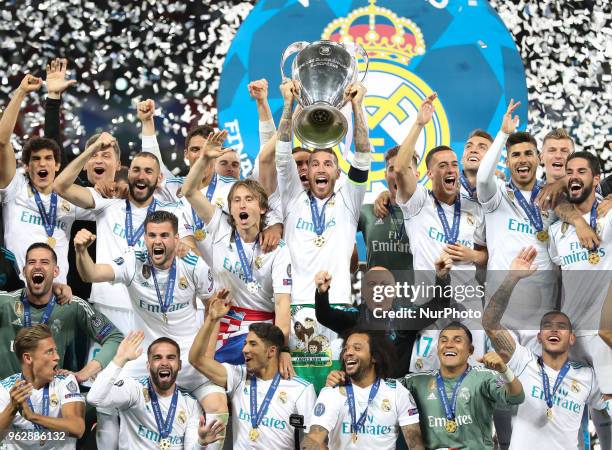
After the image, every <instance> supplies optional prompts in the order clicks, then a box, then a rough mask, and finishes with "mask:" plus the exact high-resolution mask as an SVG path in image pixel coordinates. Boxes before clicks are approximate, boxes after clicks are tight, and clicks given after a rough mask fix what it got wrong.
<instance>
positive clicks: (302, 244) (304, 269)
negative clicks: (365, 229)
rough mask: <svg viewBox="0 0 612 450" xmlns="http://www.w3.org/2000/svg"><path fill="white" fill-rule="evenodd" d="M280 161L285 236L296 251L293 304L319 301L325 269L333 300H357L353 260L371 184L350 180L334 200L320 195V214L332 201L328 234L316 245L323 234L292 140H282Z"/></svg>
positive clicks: (327, 213)
mask: <svg viewBox="0 0 612 450" xmlns="http://www.w3.org/2000/svg"><path fill="white" fill-rule="evenodd" d="M276 164H277V172H278V180H279V191H280V195H281V202H282V205H283V210H284V211H285V213H286V218H285V240H286V241H287V243H288V245H289V250H290V251H291V261H292V276H293V286H294V289H293V295H292V304H296V305H299V304H313V303H314V292H315V282H314V276H315V274H316V273H317V272H319V271H321V270H325V271H327V272H329V273H330V274H331V276H332V280H333V282H332V283H331V287H330V290H329V302H330V303H332V304H347V303H351V277H350V260H351V255H352V254H353V248H354V246H355V233H356V232H357V223H358V221H359V214H360V210H361V205H362V203H363V199H364V196H365V191H366V184H365V183H364V184H356V183H354V182H353V181H351V180H347V181H346V182H345V183H344V184H343V185H342V186H341V187H340V188H339V189H337V190H336V191H335V192H334V193H332V195H331V199H330V198H326V199H323V200H321V199H318V198H316V204H317V208H318V210H319V212H320V211H321V208H322V207H323V204H325V203H326V202H327V207H326V209H325V226H324V230H325V231H324V232H323V238H324V239H325V243H324V244H323V245H321V246H320V247H319V246H317V245H316V244H315V238H316V237H317V234H316V233H315V230H314V224H313V219H312V212H311V209H310V197H309V195H308V191H306V190H304V188H303V187H302V184H301V182H300V178H299V176H298V172H297V166H296V165H295V162H294V160H293V158H292V156H291V143H289V142H280V141H279V142H277V144H276ZM328 200H329V201H328Z"/></svg>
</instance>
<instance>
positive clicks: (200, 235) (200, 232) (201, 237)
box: [193, 228, 206, 241]
mask: <svg viewBox="0 0 612 450" xmlns="http://www.w3.org/2000/svg"><path fill="white" fill-rule="evenodd" d="M193 237H194V238H196V240H198V241H203V240H204V239H205V238H206V231H204V230H203V229H202V228H198V229H197V230H195V231H194V232H193Z"/></svg>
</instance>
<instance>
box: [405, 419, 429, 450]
mask: <svg viewBox="0 0 612 450" xmlns="http://www.w3.org/2000/svg"><path fill="white" fill-rule="evenodd" d="M402 434H403V435H404V439H406V443H407V444H408V448H409V449H410V450H425V446H424V445H423V438H422V437H421V427H420V426H419V424H418V423H413V424H412V425H404V426H403V427H402Z"/></svg>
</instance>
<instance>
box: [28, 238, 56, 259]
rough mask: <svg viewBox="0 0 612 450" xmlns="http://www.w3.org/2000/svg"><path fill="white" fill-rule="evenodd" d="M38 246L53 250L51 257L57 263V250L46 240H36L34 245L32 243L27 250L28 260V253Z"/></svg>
mask: <svg viewBox="0 0 612 450" xmlns="http://www.w3.org/2000/svg"><path fill="white" fill-rule="evenodd" d="M37 248H44V249H45V250H47V251H49V252H51V257H52V259H53V262H54V263H55V264H57V253H55V250H53V248H51V246H50V245H49V244H47V243H46V242H34V243H33V244H32V245H30V246H29V247H28V249H27V250H26V257H25V259H26V262H27V260H28V254H29V253H30V251H32V250H35V249H37Z"/></svg>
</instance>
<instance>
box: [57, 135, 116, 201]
mask: <svg viewBox="0 0 612 450" xmlns="http://www.w3.org/2000/svg"><path fill="white" fill-rule="evenodd" d="M114 143H115V138H114V137H113V136H111V135H110V134H109V133H106V132H105V133H102V134H101V135H100V137H98V139H96V140H95V142H93V143H92V144H91V145H90V146H89V147H87V148H86V149H85V151H83V152H82V153H81V154H80V155H79V156H77V157H76V158H75V159H74V160H73V161H72V162H71V163H70V164H68V165H67V166H66V168H65V169H64V170H63V171H62V172H61V173H60V174H59V175H58V176H57V177H56V178H55V180H54V181H53V190H54V191H55V192H57V193H58V194H59V195H61V196H62V197H63V198H65V199H66V200H68V201H69V202H71V203H74V204H75V205H77V206H79V207H81V208H85V209H91V208H93V207H95V206H96V203H95V201H94V197H93V195H92V194H91V191H90V190H89V189H87V188H86V187H83V186H79V185H78V184H75V181H76V179H77V177H78V176H79V173H81V171H82V170H83V167H85V163H87V161H89V158H91V157H92V156H93V154H94V153H95V152H97V151H99V150H103V149H105V148H108V147H112V146H113V145H114Z"/></svg>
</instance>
